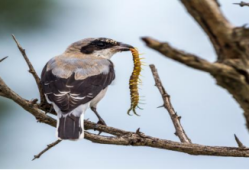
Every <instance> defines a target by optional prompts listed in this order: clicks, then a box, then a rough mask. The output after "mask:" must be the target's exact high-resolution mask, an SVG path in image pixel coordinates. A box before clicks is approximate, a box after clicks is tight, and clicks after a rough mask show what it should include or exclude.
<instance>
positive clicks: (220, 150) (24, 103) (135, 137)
mask: <svg viewBox="0 0 249 170" xmlns="http://www.w3.org/2000/svg"><path fill="white" fill-rule="evenodd" d="M0 91H1V93H3V94H4V97H6V98H9V99H11V100H13V101H14V102H15V103H17V104H19V105H20V106H21V107H23V108H24V109H25V110H26V111H28V112H29V113H31V114H32V115H33V116H34V117H35V118H36V119H37V120H38V121H39V122H42V123H45V124H48V125H51V126H53V127H56V120H54V119H53V118H51V117H50V116H48V115H46V114H45V111H44V110H41V109H40V108H39V106H38V105H37V104H33V103H32V101H31V102H30V101H28V100H25V99H23V98H21V97H20V96H19V95H18V94H16V93H15V92H14V91H12V90H11V89H10V88H9V87H8V86H7V85H6V84H5V83H4V81H3V80H2V79H1V78H0ZM94 128H96V124H95V123H93V122H90V121H87V120H85V129H94ZM96 129H97V130H99V131H102V132H105V133H108V134H112V135H114V136H111V137H110V136H102V135H96V134H92V133H89V132H86V131H85V139H87V140H90V141H92V142H95V143H101V144H113V145H131V146H147V147H153V148H160V149H166V150H172V151H178V152H184V153H188V154H191V155H210V156H232V157H249V149H248V148H244V149H241V148H236V147H216V146H205V145H198V144H192V143H179V142H173V141H170V140H165V139H159V138H155V137H151V136H147V135H145V134H143V133H141V132H139V133H135V132H129V131H125V130H120V129H117V128H113V127H108V126H104V125H98V126H97V128H96Z"/></svg>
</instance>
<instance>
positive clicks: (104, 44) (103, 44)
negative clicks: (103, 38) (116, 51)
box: [96, 42, 106, 48]
mask: <svg viewBox="0 0 249 170" xmlns="http://www.w3.org/2000/svg"><path fill="white" fill-rule="evenodd" d="M96 45H97V46H98V47H100V48H104V47H105V46H106V43H105V42H98V43H97V44H96Z"/></svg>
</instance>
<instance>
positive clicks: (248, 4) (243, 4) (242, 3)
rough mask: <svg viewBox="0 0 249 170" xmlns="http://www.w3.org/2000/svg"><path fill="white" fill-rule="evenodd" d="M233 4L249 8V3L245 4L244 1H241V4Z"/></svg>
mask: <svg viewBox="0 0 249 170" xmlns="http://www.w3.org/2000/svg"><path fill="white" fill-rule="evenodd" d="M233 4H235V5H239V6H241V7H244V6H249V3H248V2H243V1H241V2H240V3H233Z"/></svg>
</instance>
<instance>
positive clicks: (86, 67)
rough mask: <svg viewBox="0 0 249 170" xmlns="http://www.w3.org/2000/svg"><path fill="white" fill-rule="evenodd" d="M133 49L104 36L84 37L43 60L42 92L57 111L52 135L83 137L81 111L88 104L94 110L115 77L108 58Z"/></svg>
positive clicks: (75, 138)
mask: <svg viewBox="0 0 249 170" xmlns="http://www.w3.org/2000/svg"><path fill="white" fill-rule="evenodd" d="M130 48H133V47H132V46H130V45H127V44H123V43H120V42H117V41H114V40H112V39H108V38H88V39H83V40H81V41H78V42H75V43H73V44H71V45H70V46H69V47H68V48H67V49H66V51H65V52H64V53H63V54H61V55H59V56H56V57H54V58H52V59H51V60H49V61H48V62H47V64H46V65H45V67H44V68H43V71H42V74H41V83H42V88H43V92H44V94H45V96H46V99H47V101H48V102H49V103H51V104H52V105H53V108H54V110H55V111H56V113H57V116H58V121H57V130H56V135H57V137H58V138H59V139H69V140H77V139H81V138H84V124H83V123H84V114H85V112H86V109H87V108H88V107H89V106H90V108H91V109H92V111H93V112H94V113H95V114H96V116H97V117H98V119H99V122H98V123H100V124H104V125H106V123H105V122H104V120H103V119H102V118H101V117H100V115H99V114H98V112H97V109H96V108H97V104H98V102H99V101H100V100H101V99H102V98H103V97H104V95H105V93H106V91H107V88H108V86H109V85H110V84H111V82H112V81H113V80H114V78H115V72H114V65H113V63H112V62H111V61H110V58H111V57H112V56H113V55H114V54H115V53H117V52H122V51H129V50H130Z"/></svg>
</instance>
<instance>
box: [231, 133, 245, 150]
mask: <svg viewBox="0 0 249 170" xmlns="http://www.w3.org/2000/svg"><path fill="white" fill-rule="evenodd" d="M234 138H235V140H236V142H237V144H238V147H239V148H241V149H244V148H246V147H245V145H243V143H242V142H241V141H240V140H239V138H238V137H237V136H236V134H234Z"/></svg>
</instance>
